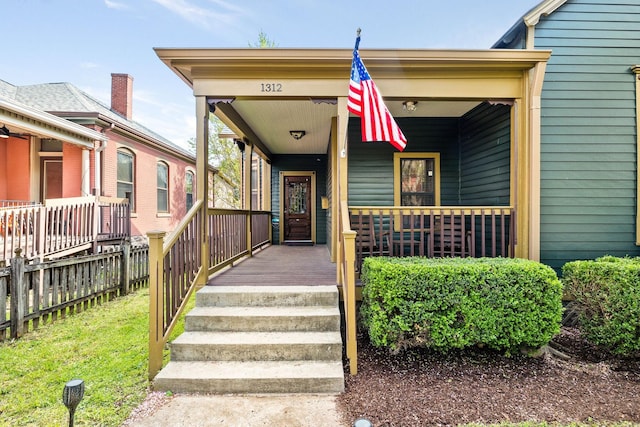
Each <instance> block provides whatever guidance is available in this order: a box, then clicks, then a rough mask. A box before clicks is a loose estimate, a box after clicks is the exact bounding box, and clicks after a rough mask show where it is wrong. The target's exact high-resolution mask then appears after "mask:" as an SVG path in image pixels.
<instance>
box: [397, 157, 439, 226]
mask: <svg viewBox="0 0 640 427" xmlns="http://www.w3.org/2000/svg"><path fill="white" fill-rule="evenodd" d="M393 160H394V181H395V183H394V204H395V205H396V206H436V205H440V154H439V153H395V154H394V158H393ZM398 219H399V218H398ZM418 220H419V219H418ZM416 226H417V227H419V224H414V227H416ZM402 228H403V229H409V228H411V224H410V217H409V216H404V217H403V218H402Z"/></svg>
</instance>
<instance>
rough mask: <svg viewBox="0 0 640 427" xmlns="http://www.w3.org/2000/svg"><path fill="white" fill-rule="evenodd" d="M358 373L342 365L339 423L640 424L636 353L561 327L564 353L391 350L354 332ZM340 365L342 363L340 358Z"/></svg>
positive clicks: (378, 425)
mask: <svg viewBox="0 0 640 427" xmlns="http://www.w3.org/2000/svg"><path fill="white" fill-rule="evenodd" d="M358 341H359V342H358V374H357V375H356V376H350V375H349V367H348V366H346V368H345V378H346V389H345V392H344V393H343V394H341V395H340V396H339V397H338V408H339V410H340V412H341V413H342V415H343V417H344V421H345V424H346V425H351V424H352V423H353V422H354V420H356V419H358V418H361V417H362V418H366V419H368V420H370V421H371V422H372V423H373V425H374V426H375V427H383V426H385V427H391V426H402V427H406V426H430V425H443V426H448V425H458V424H464V423H483V424H492V423H500V422H522V421H536V422H549V423H570V422H584V423H590V424H597V425H605V424H611V423H614V422H629V423H631V424H636V423H637V424H640V359H637V358H636V359H622V358H616V357H613V356H611V355H608V354H606V353H605V352H603V351H600V350H598V349H596V348H595V347H593V346H591V345H589V343H587V342H586V341H585V340H584V339H583V337H582V335H581V334H580V331H579V330H578V329H576V328H572V327H563V328H562V331H561V333H560V334H559V335H558V336H557V337H556V338H554V342H556V343H558V344H560V345H562V346H563V347H564V351H565V352H566V354H568V355H570V356H571V358H570V360H568V361H565V360H561V359H558V358H555V357H551V356H544V357H540V358H530V357H527V356H523V355H517V356H512V357H506V356H504V355H502V354H500V353H496V352H493V351H488V350H474V351H459V352H456V353H451V354H446V355H443V354H440V353H435V352H432V351H429V350H424V349H419V350H410V351H405V352H402V353H400V354H397V355H393V354H391V353H390V352H389V351H388V350H385V349H377V348H375V347H373V346H372V345H371V344H370V343H369V342H368V339H367V338H366V337H364V336H360V337H359V339H358ZM345 365H346V364H345Z"/></svg>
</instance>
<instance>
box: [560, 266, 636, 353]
mask: <svg viewBox="0 0 640 427" xmlns="http://www.w3.org/2000/svg"><path fill="white" fill-rule="evenodd" d="M562 280H563V282H564V284H565V289H566V292H567V295H568V296H569V298H570V299H573V300H574V301H575V302H576V303H577V310H579V314H580V325H581V327H582V329H583V331H584V332H585V335H586V337H587V339H588V340H589V341H591V342H592V343H594V344H596V345H598V346H600V347H604V348H606V349H607V350H609V351H611V352H612V353H614V354H618V355H622V356H633V355H637V354H638V353H639V352H640V258H617V257H612V256H605V257H602V258H598V259H596V260H591V261H572V262H568V263H566V264H565V265H564V266H563V267H562ZM574 305H575V304H574Z"/></svg>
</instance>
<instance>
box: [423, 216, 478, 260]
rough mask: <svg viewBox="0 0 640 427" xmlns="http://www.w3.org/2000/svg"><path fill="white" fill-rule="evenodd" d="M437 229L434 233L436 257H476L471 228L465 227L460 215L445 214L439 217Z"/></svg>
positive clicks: (433, 252)
mask: <svg viewBox="0 0 640 427" xmlns="http://www.w3.org/2000/svg"><path fill="white" fill-rule="evenodd" d="M437 224H438V225H437V227H436V229H437V231H436V232H435V233H434V235H433V251H432V256H434V257H475V248H474V247H473V242H472V238H471V237H472V236H471V230H466V229H465V224H464V223H463V221H462V218H461V217H460V216H458V215H454V216H453V217H452V216H451V215H444V216H442V217H441V218H438V219H437Z"/></svg>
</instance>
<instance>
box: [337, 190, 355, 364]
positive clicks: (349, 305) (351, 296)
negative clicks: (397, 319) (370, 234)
mask: <svg viewBox="0 0 640 427" xmlns="http://www.w3.org/2000/svg"><path fill="white" fill-rule="evenodd" d="M340 230H341V236H342V245H341V247H342V254H341V255H342V256H341V260H342V265H341V266H340V275H341V277H340V279H341V280H340V282H341V283H342V297H343V302H344V312H345V337H346V339H345V341H346V347H347V351H346V352H347V358H348V359H349V372H350V373H351V375H356V374H357V373H358V343H357V341H356V329H357V325H356V279H355V259H356V244H355V242H356V234H357V233H356V232H355V231H353V230H351V225H350V221H349V208H348V205H347V202H346V201H342V202H341V203H340Z"/></svg>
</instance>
